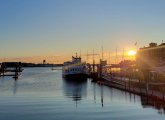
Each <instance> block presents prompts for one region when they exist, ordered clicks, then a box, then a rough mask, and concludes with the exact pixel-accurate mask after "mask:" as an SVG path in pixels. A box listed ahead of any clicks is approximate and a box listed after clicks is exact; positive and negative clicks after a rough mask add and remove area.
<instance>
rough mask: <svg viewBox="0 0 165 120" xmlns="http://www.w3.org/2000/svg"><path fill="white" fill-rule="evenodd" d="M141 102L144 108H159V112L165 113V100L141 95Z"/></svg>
mask: <svg viewBox="0 0 165 120" xmlns="http://www.w3.org/2000/svg"><path fill="white" fill-rule="evenodd" d="M141 104H142V106H143V108H148V107H152V108H154V109H157V110H158V113H159V114H165V102H164V101H163V100H159V99H157V98H150V97H148V96H141Z"/></svg>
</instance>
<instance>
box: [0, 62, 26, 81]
mask: <svg viewBox="0 0 165 120" xmlns="http://www.w3.org/2000/svg"><path fill="white" fill-rule="evenodd" d="M22 71H23V69H22V67H21V63H20V62H19V63H17V62H16V63H15V64H14V66H12V67H10V68H8V67H7V66H6V65H5V63H2V64H1V66H0V77H6V76H12V77H13V78H14V79H17V78H18V77H19V76H20V75H21V72H22Z"/></svg>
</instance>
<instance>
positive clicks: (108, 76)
mask: <svg viewBox="0 0 165 120" xmlns="http://www.w3.org/2000/svg"><path fill="white" fill-rule="evenodd" d="M91 66H95V67H97V69H95V70H94V71H93V70H92V71H91V72H90V74H89V78H92V80H93V81H94V82H97V83H98V84H100V85H106V86H110V87H113V88H116V89H120V90H123V91H127V92H130V93H133V94H137V95H140V96H147V97H149V98H153V99H157V100H160V101H165V88H164V86H165V82H163V81H153V80H151V78H150V77H148V74H149V71H147V72H146V71H145V72H146V73H145V74H146V75H145V76H144V79H143V80H142V79H141V78H140V77H139V76H137V74H136V73H133V72H127V75H125V73H122V72H114V71H112V70H111V68H112V67H111V68H106V67H105V65H103V64H101V62H100V64H97V65H91ZM113 67H114V66H113ZM115 67H116V68H119V67H120V66H115ZM92 69H94V68H92ZM133 69H137V68H135V67H134V68H132V71H133ZM108 70H109V71H108Z"/></svg>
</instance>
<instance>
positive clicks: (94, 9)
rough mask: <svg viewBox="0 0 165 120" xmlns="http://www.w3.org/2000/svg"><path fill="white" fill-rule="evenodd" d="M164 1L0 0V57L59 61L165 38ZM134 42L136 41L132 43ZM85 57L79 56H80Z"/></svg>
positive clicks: (146, 43)
mask: <svg viewBox="0 0 165 120" xmlns="http://www.w3.org/2000/svg"><path fill="white" fill-rule="evenodd" d="M164 6H165V0H0V62H1V61H17V60H18V61H20V60H21V61H25V62H26V61H28V62H36V63H39V62H42V60H43V59H46V60H47V61H48V62H54V63H62V62H63V61H65V60H68V59H70V58H71V56H72V55H75V53H76V52H78V53H79V51H81V53H82V55H84V54H86V53H87V51H88V53H92V52H93V49H94V51H95V52H96V53H101V47H102V46H103V48H104V52H105V53H104V54H105V56H106V57H107V56H108V55H107V54H108V53H110V55H111V58H112V61H113V56H114V55H115V54H114V53H115V51H116V48H117V51H118V54H121V53H122V50H123V48H124V50H125V52H127V51H129V50H132V49H134V50H136V49H137V48H139V47H143V46H147V45H148V43H150V42H157V43H158V44H160V43H161V42H162V40H163V39H165V7H164ZM136 42H137V46H135V45H134V44H135V43H136ZM84 57H85V56H84Z"/></svg>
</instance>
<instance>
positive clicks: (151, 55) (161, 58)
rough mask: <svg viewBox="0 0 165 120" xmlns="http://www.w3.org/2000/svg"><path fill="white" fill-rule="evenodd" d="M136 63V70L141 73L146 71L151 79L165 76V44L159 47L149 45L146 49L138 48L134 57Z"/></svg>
mask: <svg viewBox="0 0 165 120" xmlns="http://www.w3.org/2000/svg"><path fill="white" fill-rule="evenodd" d="M136 62H137V66H138V69H139V70H141V71H143V72H144V71H148V72H149V74H151V78H152V76H159V78H160V76H165V43H162V44H160V45H157V43H150V44H149V46H148V47H143V48H140V49H139V50H138V52H137V55H136ZM148 72H147V73H148ZM155 74H156V75H155ZM149 77H150V76H149ZM154 79H156V78H154Z"/></svg>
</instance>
